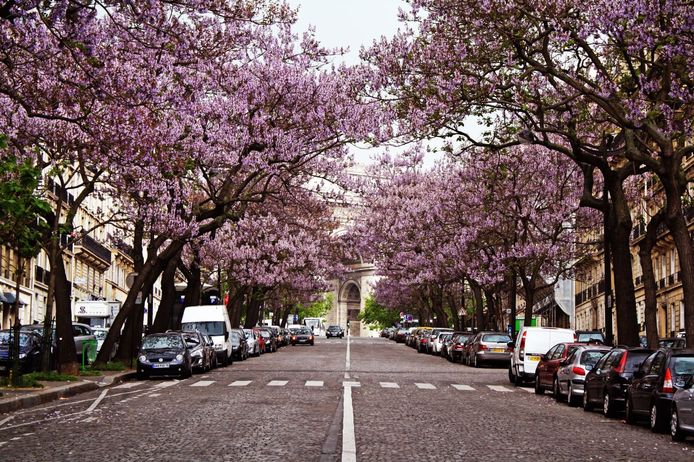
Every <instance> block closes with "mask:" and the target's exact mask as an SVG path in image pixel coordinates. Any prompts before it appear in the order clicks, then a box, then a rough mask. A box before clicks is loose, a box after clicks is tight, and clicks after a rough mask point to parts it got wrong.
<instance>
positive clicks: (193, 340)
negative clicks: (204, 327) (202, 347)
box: [183, 334, 200, 346]
mask: <svg viewBox="0 0 694 462" xmlns="http://www.w3.org/2000/svg"><path fill="white" fill-rule="evenodd" d="M183 338H184V339H185V340H186V343H187V344H188V345H192V346H197V345H199V344H200V339H199V338H198V336H197V335H195V334H183Z"/></svg>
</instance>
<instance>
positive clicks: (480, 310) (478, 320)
mask: <svg viewBox="0 0 694 462" xmlns="http://www.w3.org/2000/svg"><path fill="white" fill-rule="evenodd" d="M470 288H472V296H473V297H474V299H475V324H476V326H475V327H476V328H477V330H484V329H485V323H484V300H483V298H482V288H481V287H480V285H479V284H477V283H476V282H473V281H470Z"/></svg>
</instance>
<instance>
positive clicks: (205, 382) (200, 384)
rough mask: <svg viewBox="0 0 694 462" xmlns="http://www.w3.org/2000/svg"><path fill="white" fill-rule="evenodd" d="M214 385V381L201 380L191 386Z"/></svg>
mask: <svg viewBox="0 0 694 462" xmlns="http://www.w3.org/2000/svg"><path fill="white" fill-rule="evenodd" d="M213 383H214V380H200V381H198V382H195V383H193V384H191V385H190V386H191V387H209V386H210V385H212V384H213Z"/></svg>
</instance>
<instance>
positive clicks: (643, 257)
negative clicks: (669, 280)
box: [639, 210, 665, 350]
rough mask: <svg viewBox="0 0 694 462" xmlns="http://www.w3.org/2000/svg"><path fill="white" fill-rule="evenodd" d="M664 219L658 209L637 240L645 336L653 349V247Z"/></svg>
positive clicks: (655, 307) (655, 336)
mask: <svg viewBox="0 0 694 462" xmlns="http://www.w3.org/2000/svg"><path fill="white" fill-rule="evenodd" d="M664 219H665V213H664V211H662V210H661V211H659V212H658V213H657V214H656V215H655V216H654V217H653V218H651V221H650V222H649V223H648V227H647V228H646V235H645V236H644V238H643V240H642V241H641V242H639V262H640V263H641V270H642V273H643V274H642V276H641V277H642V278H643V291H644V294H645V298H646V301H645V308H644V316H645V318H646V337H647V338H648V348H650V349H652V350H655V349H657V348H658V304H657V301H656V291H657V290H658V286H657V285H656V281H655V271H653V259H652V254H653V247H655V244H656V241H657V238H658V234H657V232H658V227H659V226H660V224H661V223H663V221H664Z"/></svg>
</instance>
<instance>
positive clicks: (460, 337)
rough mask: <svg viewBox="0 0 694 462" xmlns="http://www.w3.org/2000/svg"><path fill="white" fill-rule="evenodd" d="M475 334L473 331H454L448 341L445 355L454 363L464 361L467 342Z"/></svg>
mask: <svg viewBox="0 0 694 462" xmlns="http://www.w3.org/2000/svg"><path fill="white" fill-rule="evenodd" d="M474 336H475V334H473V333H472V332H453V336H452V337H451V339H450V340H449V341H448V342H446V345H445V346H444V347H445V348H446V353H445V355H444V356H445V357H446V358H447V359H448V360H449V361H452V362H454V363H456V362H462V357H463V349H464V345H465V342H466V341H468V340H471V339H472V338H473V337H474Z"/></svg>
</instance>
